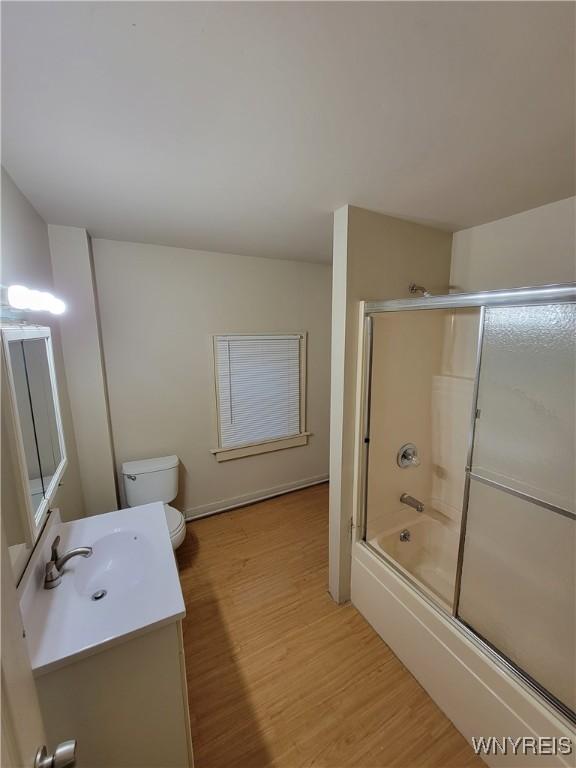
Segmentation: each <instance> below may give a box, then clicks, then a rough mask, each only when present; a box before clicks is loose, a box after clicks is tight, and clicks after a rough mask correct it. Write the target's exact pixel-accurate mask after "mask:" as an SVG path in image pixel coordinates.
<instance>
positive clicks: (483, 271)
mask: <svg viewBox="0 0 576 768" xmlns="http://www.w3.org/2000/svg"><path fill="white" fill-rule="evenodd" d="M575 206H576V198H574V197H570V198H568V199H566V200H560V201H558V202H555V203H549V204H548V205H543V206H541V207H540V208H533V209H532V210H530V211H524V212H523V213H519V214H516V215H515V216H509V217H507V218H505V219H498V220H497V221H492V222H489V223H488V224H482V225H481V226H479V227H471V228H470V229H463V230H462V231H460V232H456V233H455V234H454V242H453V248H452V270H451V274H450V284H451V285H452V287H453V289H454V290H456V291H459V292H461V291H485V290H496V289H498V288H522V287H524V286H530V285H544V284H546V283H567V282H572V281H574V280H576V208H575Z"/></svg>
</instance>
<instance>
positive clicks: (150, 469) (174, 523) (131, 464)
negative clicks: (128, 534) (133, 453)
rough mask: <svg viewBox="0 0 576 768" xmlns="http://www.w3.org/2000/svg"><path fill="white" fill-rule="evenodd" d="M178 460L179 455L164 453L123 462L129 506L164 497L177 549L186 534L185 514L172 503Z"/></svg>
mask: <svg viewBox="0 0 576 768" xmlns="http://www.w3.org/2000/svg"><path fill="white" fill-rule="evenodd" d="M178 462H179V459H178V456H161V457H160V458H158V459H142V460H141V461H126V462H125V463H124V464H122V475H123V477H124V490H125V491H126V501H127V502H128V506H129V507H137V506H139V505H140V504H150V503H151V502H153V501H163V502H164V511H165V512H166V523H167V525H168V530H169V531H170V541H171V542H172V547H173V549H177V548H178V547H179V546H180V544H182V542H183V541H184V538H185V536H186V522H185V520H184V515H183V514H182V512H179V511H178V510H177V509H176V508H175V507H171V506H170V505H169V504H168V502H169V501H172V499H174V498H176V494H177V493H178Z"/></svg>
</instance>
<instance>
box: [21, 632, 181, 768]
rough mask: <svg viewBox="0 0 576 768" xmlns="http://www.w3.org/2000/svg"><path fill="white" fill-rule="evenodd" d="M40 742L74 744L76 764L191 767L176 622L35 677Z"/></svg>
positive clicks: (112, 767) (126, 767)
mask: <svg viewBox="0 0 576 768" xmlns="http://www.w3.org/2000/svg"><path fill="white" fill-rule="evenodd" d="M36 683H37V687H38V695H39V698H40V705H41V709H42V714H43V717H44V722H45V726H46V731H47V735H48V740H49V743H50V744H58V743H59V742H61V741H65V740H66V739H69V738H75V739H77V741H78V768H192V765H193V758H192V743H191V739H190V723H189V715H188V696H187V687H186V670H185V662H184V647H183V642H182V627H181V622H180V621H176V622H173V623H171V624H167V625H165V626H162V627H160V628H158V629H154V630H151V631H149V632H146V633H145V634H141V635H138V636H136V637H133V638H129V639H128V640H126V641H125V642H122V643H120V644H118V645H113V646H112V647H109V648H106V649H104V650H102V651H100V652H98V653H96V654H94V655H91V656H87V657H85V658H82V659H79V660H77V661H73V662H72V663H69V664H67V665H66V666H63V667H61V668H59V669H55V670H52V671H49V672H47V673H44V674H42V675H40V676H39V677H37V679H36Z"/></svg>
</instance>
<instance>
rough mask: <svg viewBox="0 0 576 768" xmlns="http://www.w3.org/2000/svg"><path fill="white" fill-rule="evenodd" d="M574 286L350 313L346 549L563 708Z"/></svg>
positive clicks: (574, 707)
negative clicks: (352, 420) (356, 359)
mask: <svg viewBox="0 0 576 768" xmlns="http://www.w3.org/2000/svg"><path fill="white" fill-rule="evenodd" d="M575 301H576V288H575V287H574V286H551V287H547V288H542V289H530V290H519V291H507V292H488V293H484V294H468V295H466V294H454V295H449V296H445V297H431V298H417V299H407V300H399V301H387V302H369V303H366V304H365V305H364V317H365V321H364V333H363V339H364V347H365V349H364V351H365V354H364V361H365V363H364V366H365V370H364V397H363V407H362V424H361V428H360V430H359V438H360V440H361V443H360V445H361V449H360V462H359V478H358V479H359V482H358V486H359V497H358V498H359V516H358V520H357V531H358V534H357V535H358V539H359V543H360V544H361V545H362V546H365V547H367V548H368V549H369V550H370V551H371V552H372V553H373V554H376V555H377V556H378V557H379V558H381V560H382V561H383V564H384V565H385V567H388V568H391V569H393V570H394V572H395V573H396V574H397V575H399V576H400V577H401V578H402V579H403V580H405V582H407V583H409V585H410V586H411V588H412V589H414V590H416V591H417V592H418V593H419V594H420V595H421V596H424V597H425V599H426V600H427V601H429V602H430V603H431V604H432V605H433V606H434V607H435V609H436V610H438V611H440V612H441V613H443V614H445V615H448V616H449V617H450V620H451V622H452V623H453V624H454V626H456V627H457V628H458V629H459V630H461V631H462V632H463V633H466V634H467V636H469V637H473V639H474V641H475V643H477V645H478V646H479V647H480V648H482V650H483V651H484V652H486V653H487V654H490V655H491V657H492V658H496V659H497V660H498V661H499V663H500V664H501V666H502V667H503V668H505V669H506V670H507V672H508V673H509V674H511V675H512V676H514V677H515V678H516V679H517V680H520V681H522V684H523V685H525V686H529V687H530V688H531V690H532V691H533V692H534V693H536V695H538V696H541V697H542V700H544V701H546V702H547V703H548V704H549V705H552V706H553V707H554V708H555V710H556V711H557V712H559V713H561V714H562V715H563V716H565V717H567V718H568V719H572V720H573V719H574V718H575V715H574V712H575V711H576V508H575V495H576V494H575V474H576V472H575V468H576V451H575V432H576V409H575V398H576V303H574V302H575Z"/></svg>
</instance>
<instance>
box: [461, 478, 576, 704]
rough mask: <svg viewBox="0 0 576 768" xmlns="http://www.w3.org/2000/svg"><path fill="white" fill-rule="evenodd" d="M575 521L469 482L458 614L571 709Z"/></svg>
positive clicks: (575, 690) (574, 699)
mask: <svg viewBox="0 0 576 768" xmlns="http://www.w3.org/2000/svg"><path fill="white" fill-rule="evenodd" d="M575 553H576V522H575V521H574V520H572V519H570V518H569V517H566V516H564V515H560V514H558V513H555V512H552V511H550V510H548V509H544V508H542V507H540V506H538V505H536V504H533V503H531V502H528V501H525V500H523V499H520V498H517V497H516V496H513V495H511V494H509V493H504V492H503V491H501V490H498V489H495V488H491V487H488V486H487V485H485V484H483V483H480V482H477V481H475V480H472V481H471V484H470V498H469V505H468V517H467V523H466V539H465V545H464V561H463V570H462V582H461V590H460V603H459V610H458V615H459V617H460V618H462V619H463V620H464V621H465V622H466V623H467V624H469V625H470V626H471V627H472V628H473V629H474V630H475V631H476V632H478V633H479V634H480V635H481V636H482V637H484V638H485V639H486V640H488V642H490V643H491V644H492V645H494V646H495V647H496V648H497V649H498V650H499V651H501V652H502V653H504V654H505V655H506V656H508V658H509V659H511V660H512V661H513V662H514V663H515V664H517V665H518V666H519V667H520V668H521V669H523V670H524V671H525V672H527V673H528V674H529V675H530V676H531V677H532V678H534V679H535V680H536V681H537V682H538V683H540V685H542V686H543V687H544V688H546V689H547V690H548V691H550V693H552V694H553V695H554V696H556V698H557V699H559V700H560V701H562V702H563V703H565V704H566V705H567V706H569V707H570V708H571V709H573V710H576V587H575V584H576V568H575V559H576V558H575Z"/></svg>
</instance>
